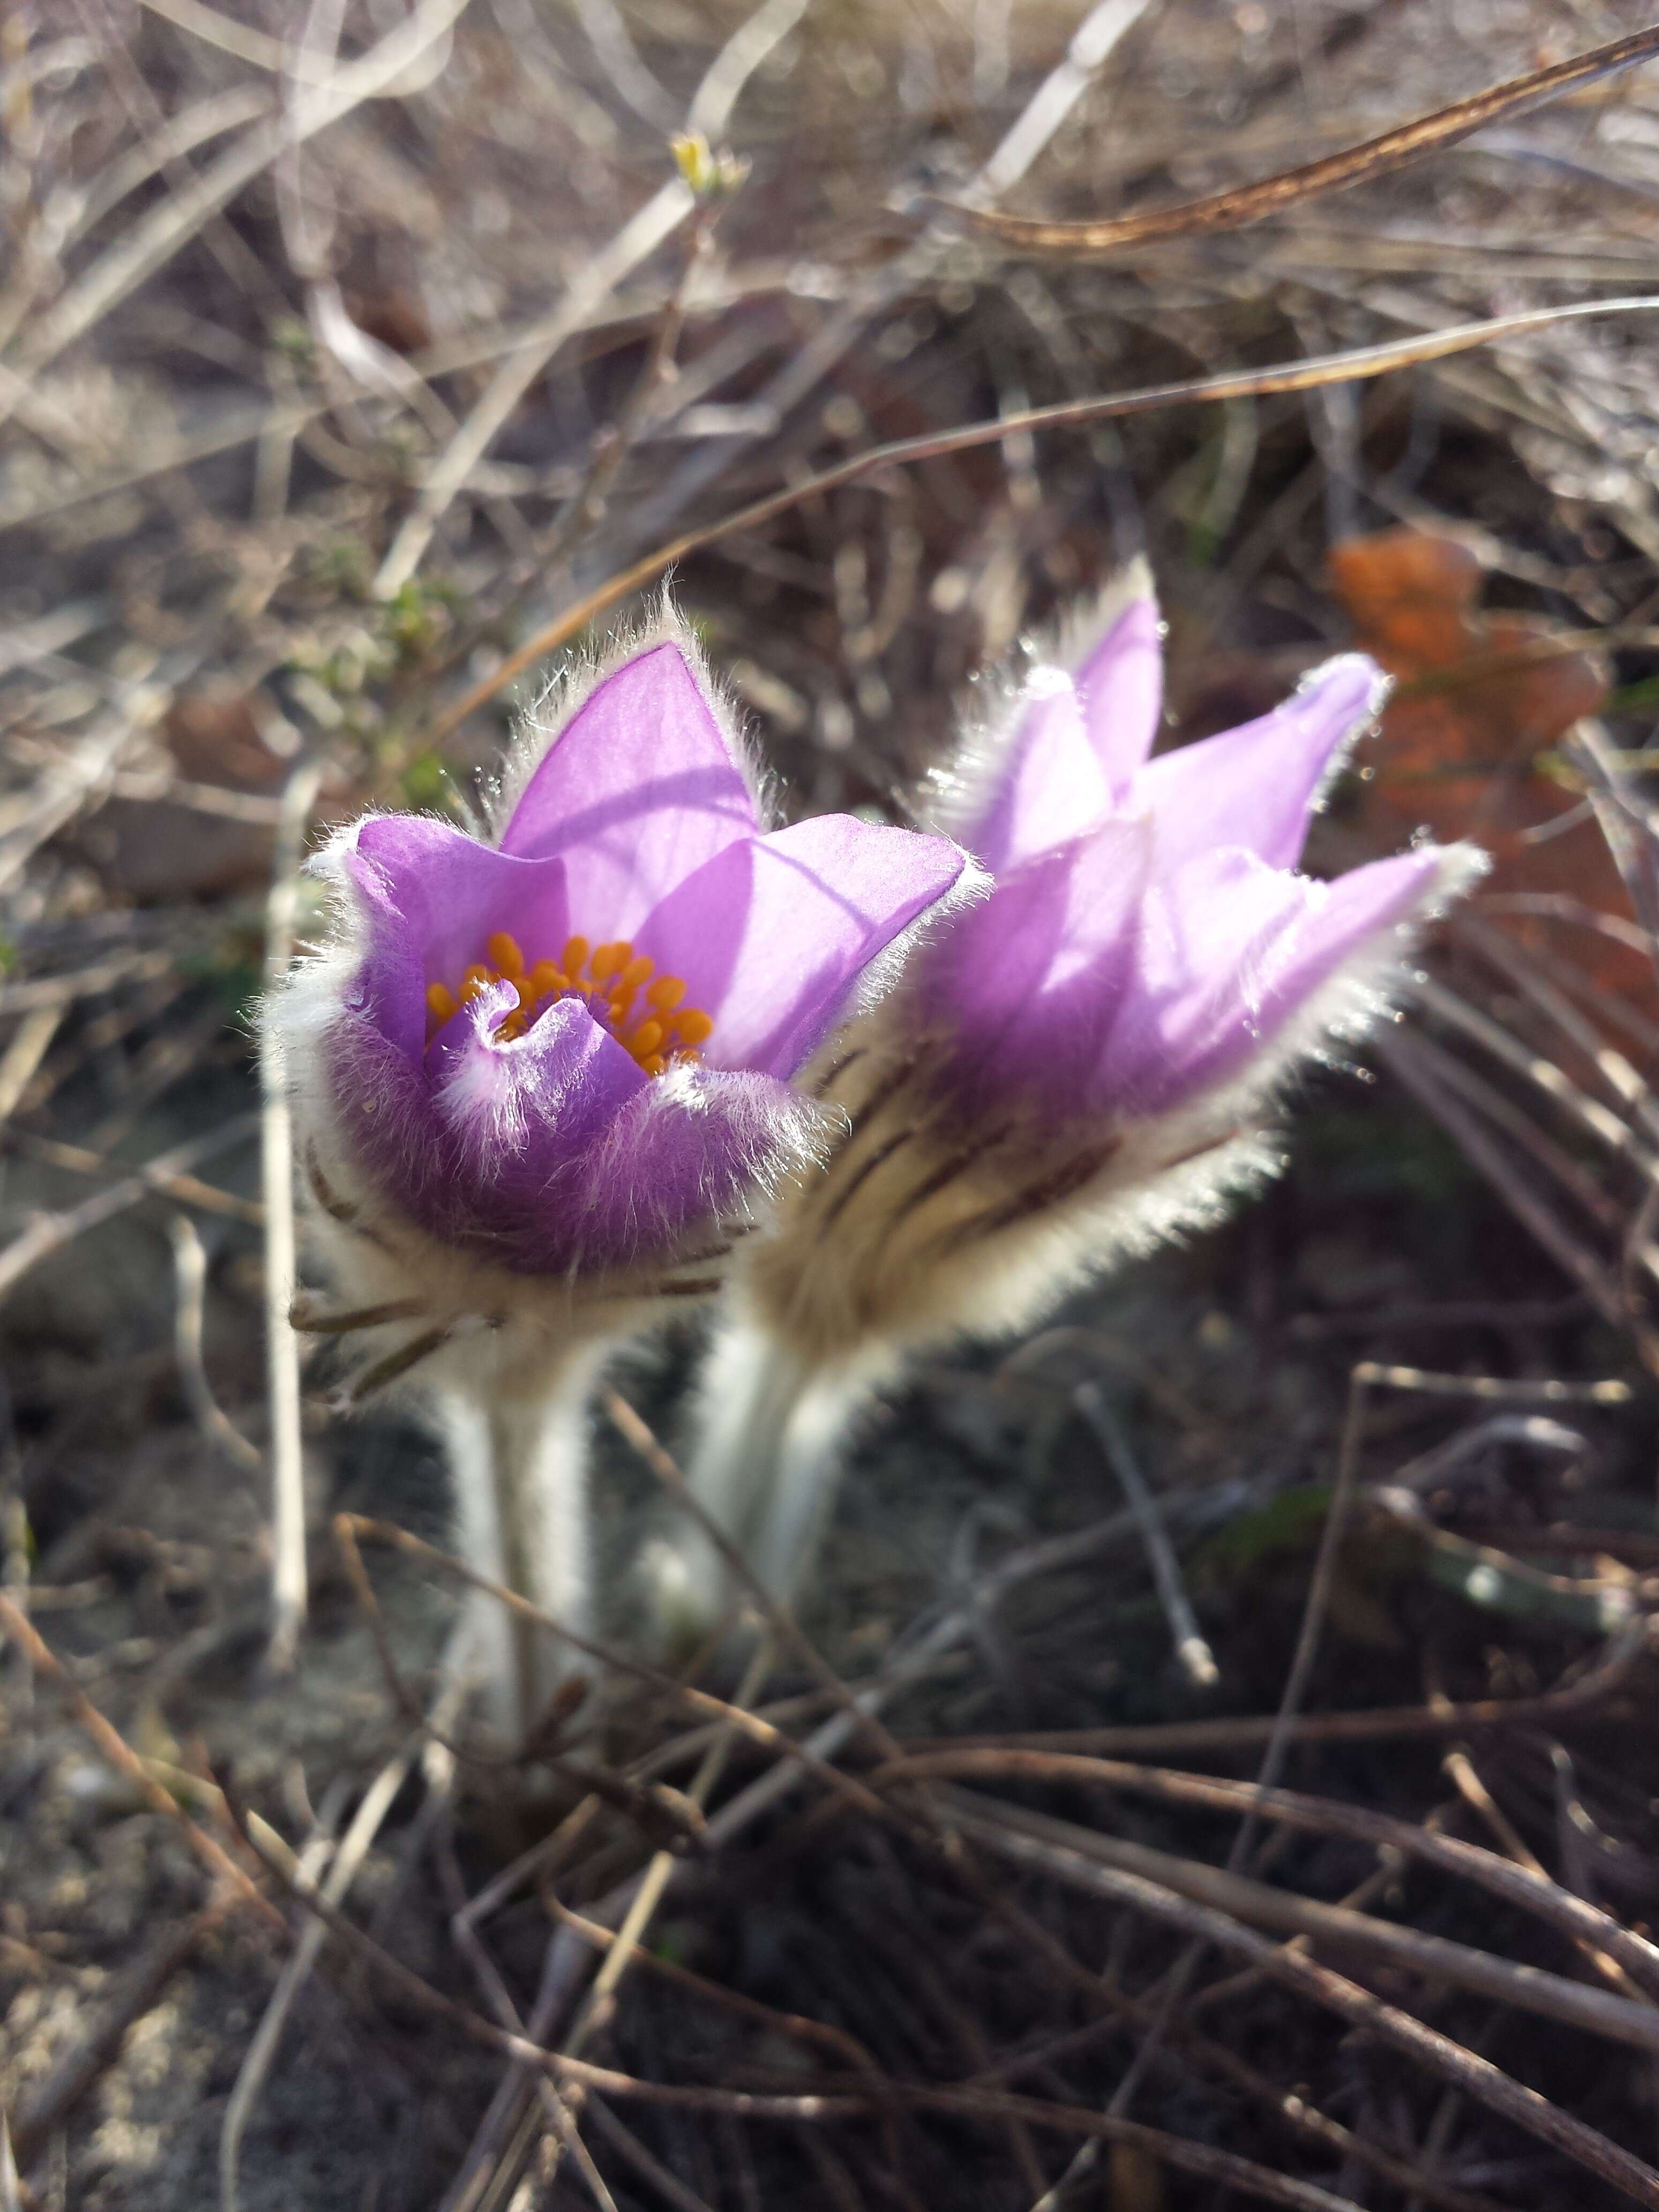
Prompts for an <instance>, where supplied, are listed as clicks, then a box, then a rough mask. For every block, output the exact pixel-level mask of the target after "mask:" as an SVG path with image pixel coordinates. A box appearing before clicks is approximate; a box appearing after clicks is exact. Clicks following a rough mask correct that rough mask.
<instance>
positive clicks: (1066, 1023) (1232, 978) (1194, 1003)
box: [917, 565, 1485, 1121]
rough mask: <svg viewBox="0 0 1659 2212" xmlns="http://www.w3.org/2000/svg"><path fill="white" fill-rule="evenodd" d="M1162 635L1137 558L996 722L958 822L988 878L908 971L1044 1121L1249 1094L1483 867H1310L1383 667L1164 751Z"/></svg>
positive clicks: (1318, 687) (961, 795) (970, 1058)
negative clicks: (1313, 829) (1320, 808)
mask: <svg viewBox="0 0 1659 2212" xmlns="http://www.w3.org/2000/svg"><path fill="white" fill-rule="evenodd" d="M1159 641H1160V625H1159V622H1158V608H1157V604H1156V602H1155V600H1154V599H1153V597H1152V586H1151V582H1150V580H1149V579H1148V577H1147V576H1146V572H1145V570H1144V568H1140V567H1139V565H1137V567H1136V568H1133V569H1132V570H1131V571H1130V572H1129V574H1128V575H1127V577H1126V579H1125V580H1123V582H1122V584H1121V586H1119V587H1118V588H1117V589H1116V591H1115V592H1114V593H1113V594H1111V595H1110V596H1109V601H1108V603H1107V605H1105V606H1104V608H1103V610H1102V611H1101V614H1100V616H1099V617H1098V619H1097V623H1096V624H1095V625H1094V627H1093V635H1091V637H1089V638H1088V639H1087V641H1086V642H1085V643H1084V645H1083V649H1082V650H1081V651H1080V652H1078V653H1076V654H1075V657H1074V658H1073V659H1072V663H1071V665H1069V666H1067V665H1054V664H1046V665H1039V666H1038V667H1037V668H1036V670H1035V671H1033V672H1032V673H1031V674H1030V677H1029V678H1027V680H1026V682H1025V684H1024V687H1023V689H1022V690H1021V692H1020V693H1019V695H1018V698H1017V699H1016V701H1015V702H1013V708H1012V715H1011V717H1010V718H1009V719H1008V720H1007V722H1006V737H1005V738H1004V740H1003V742H1002V743H1001V744H999V745H994V746H993V747H992V748H990V749H989V750H986V751H983V752H981V753H980V754H979V755H978V756H977V757H971V758H970V760H969V763H968V766H967V769H966V771H965V773H964V775H963V778H962V783H961V787H960V789H959V791H958V793H957V797H956V801H955V806H954V813H955V816H956V817H957V832H958V834H959V835H960V836H961V837H962V839H963V842H964V843H965V844H966V845H967V846H968V847H969V849H970V850H971V851H972V852H973V853H975V854H976V856H977V857H978V858H979V859H980V860H981V861H982V862H983V863H984V864H985V866H987V868H988V869H990V870H991V871H992V872H993V873H994V877H995V879H996V881H995V889H994V891H993V893H992V895H991V896H990V897H989V898H988V899H987V900H986V901H985V902H983V903H982V904H981V905H980V906H978V907H976V908H974V909H973V910H972V911H971V912H969V913H967V914H965V915H962V916H961V917H960V918H959V919H958V920H957V922H956V924H955V925H954V927H952V928H951V931H950V932H949V933H948V934H947V935H946V936H945V938H944V939H942V940H941V941H940V942H939V944H938V945H935V946H933V948H932V949H931V950H930V951H929V952H927V954H926V955H924V957H923V960H922V963H921V968H920V970H919V973H918V977H917V984H918V989H919V992H920V994H921V1004H922V1006H924V1007H925V1009H926V1016H927V1022H928V1024H929V1025H936V1026H937V1027H938V1029H939V1030H940V1031H941V1032H943V1034H944V1035H945V1036H946V1037H948V1039H949V1041H950V1042H949V1045H948V1048H947V1055H948V1064H949V1081H950V1083H951V1088H952V1090H953V1091H957V1093H958V1094H960V1095H962V1096H963V1097H964V1098H971V1099H977V1100H981V1101H984V1102H986V1103H991V1102H997V1103H1010V1104H1012V1103H1016V1102H1023V1103H1026V1104H1028V1105H1029V1106H1030V1107H1031V1108H1033V1109H1036V1111H1037V1113H1038V1114H1039V1115H1041V1116H1042V1117H1043V1118H1045V1119H1048V1120H1049V1121H1075V1120H1081V1119H1087V1120H1091V1121H1099V1120H1101V1119H1103V1118H1110V1119H1112V1120H1115V1121H1129V1120H1136V1119H1141V1118H1145V1117H1147V1116H1151V1115H1168V1114H1170V1113H1171V1112H1173V1111H1175V1110H1176V1109H1181V1108H1182V1107H1184V1106H1186V1105H1187V1104H1188V1103H1189V1102H1191V1101H1193V1100H1194V1099H1195V1098H1196V1097H1199V1096H1200V1094H1205V1095H1210V1094H1228V1093H1231V1092H1232V1091H1236V1090H1237V1088H1238V1086H1240V1085H1243V1086H1244V1088H1245V1090H1246V1091H1249V1092H1251V1093H1253V1094H1254V1095H1255V1098H1256V1099H1257V1100H1259V1098H1260V1097H1261V1095H1262V1093H1263V1092H1264V1091H1266V1090H1267V1088H1268V1087H1270V1085H1271V1083H1272V1081H1273V1079H1274V1078H1275V1077H1276V1076H1277V1075H1278V1074H1279V1073H1281V1072H1282V1071H1283V1069H1284V1068H1285V1066H1286V1065H1287V1064H1288V1063H1289V1062H1290V1061H1291V1060H1294V1059H1295V1058H1296V1057H1297V1056H1298V1055H1299V1054H1303V1053H1304V1052H1306V1051H1309V1050H1310V1049H1313V1048H1316V1046H1317V1045H1318V1044H1319V1043H1320V1042H1322V1040H1323V1039H1324V1038H1325V1037H1327V1036H1330V1035H1332V1034H1334V1033H1341V1032H1342V1031H1344V1030H1346V1029H1348V1028H1351V1027H1352V1026H1353V1025H1354V1024H1356V1023H1357V1022H1358V1021H1360V1020H1362V1019H1363V1018H1364V1016H1365V1014H1366V1013H1367V1012H1374V1011H1375V1005H1376V996H1375V991H1374V988H1373V986H1374V985H1375V983H1376V981H1377V980H1378V979H1379V977H1380V975H1381V974H1382V972H1383V970H1384V969H1387V968H1388V967H1389V965H1390V964H1392V963H1393V962H1394V961H1395V960H1396V959H1397V957H1398V954H1399V951H1400V949H1401V946H1400V933H1401V927H1402V926H1403V925H1407V924H1409V923H1410V922H1411V921H1413V920H1416V919H1420V918H1421V917H1422V916H1424V915H1425V914H1426V913H1428V912H1431V911H1432V910H1433V909H1434V908H1436V907H1437V906H1438V905H1439V904H1441V903H1443V902H1444V901H1445V900H1446V899H1447V898H1448V897H1449V896H1452V895H1453V894H1454V893H1455V892H1456V891H1457V890H1459V889H1461V888H1462V887H1463V886H1464V885H1465V884H1468V882H1469V881H1470V880H1471V879H1472V878H1473V877H1474V875H1475V874H1478V873H1479V872H1480V869H1481V868H1482V867H1483V866H1484V865H1485V862H1484V860H1483V858H1482V856H1481V855H1480V854H1478V853H1477V852H1475V851H1474V848H1470V847H1468V846H1455V847H1450V848H1442V847H1437V846H1432V845H1424V846H1419V847H1416V848H1413V849H1412V850H1411V851H1409V852H1406V853H1402V854H1398V855H1397V856H1395V857H1394V858H1392V859H1389V860H1375V861H1371V862H1370V863H1369V864H1367V865H1366V866H1361V867H1358V868H1353V869H1351V870H1350V871H1349V872H1347V873H1346V874H1345V875H1342V876H1340V877H1339V878H1336V880H1335V881H1334V882H1331V883H1322V882H1316V881H1314V880H1312V879H1310V878H1308V877H1306V876H1304V875H1301V874H1298V873H1297V866H1296V864H1297V860H1299V858H1300V856H1301V853H1302V848H1303V844H1304V841H1305V839H1306V836H1307V833H1308V829H1309V825H1310V820H1311V817H1312V816H1313V813H1314V811H1316V807H1317V805H1318V804H1319V801H1320V798H1321V795H1322V793H1323V791H1324V790H1325V788H1326V787H1327V786H1328V783H1329V782H1330V781H1331V779H1332V777H1333V775H1334V774H1335V773H1336V772H1337V771H1338V769H1340V765H1341V763H1342V762H1343V760H1344V758H1345V757H1346V752H1347V750H1348V748H1349V746H1350V745H1351V744H1352V742H1353V740H1354V739H1355V738H1357V737H1358V736H1359V735H1360V734H1361V733H1362V732H1364V730H1365V729H1366V728H1367V727H1369V726H1370V723H1371V722H1372V720H1374V718H1375V716H1376V712H1377V709H1378V708H1379V707H1380V705H1381V703H1382V701H1383V695H1384V693H1385V691H1386V689H1387V679H1386V678H1384V677H1383V673H1382V671H1380V670H1379V669H1378V668H1377V667H1376V665H1375V664H1374V663H1373V662H1372V661H1370V660H1369V659H1366V658H1365V657H1364V655H1363V654H1359V653H1346V654H1343V655H1341V656H1340V657H1339V658H1338V659H1334V660H1330V661H1327V662H1326V663H1325V664H1324V665H1323V666H1322V667H1320V668H1317V669H1316V670H1315V671H1313V673H1312V674H1311V675H1310V676H1309V677H1307V678H1305V680H1304V682H1303V684H1301V686H1300V687H1299V688H1298V689H1297V690H1296V691H1295V692H1294V693H1293V694H1292V696H1291V697H1290V698H1288V699H1287V700H1285V702H1284V704H1283V705H1282V706H1279V707H1277V708H1274V709H1273V711H1272V713H1270V714H1264V715H1262V716H1261V718H1260V719H1259V720H1256V721H1254V722H1249V723H1246V724H1244V725H1243V726H1242V727H1240V728H1237V729H1233V730H1228V731H1225V732H1223V733H1222V734H1221V735H1219V736H1218V737H1212V738H1205V739H1203V740H1202V741H1200V743H1197V744H1190V745H1185V746H1182V747H1181V748H1180V749H1179V750H1176V751H1173V752H1169V753H1165V754H1163V755H1161V756H1160V757H1158V759H1156V760H1153V759H1151V758H1150V757H1149V756H1150V754H1151V751H1152V741H1153V738H1154V736H1155V735H1156V732H1157V729H1158V716H1159V713H1160V708H1161V697H1162V653H1161V649H1160V642H1159ZM1238 1103H1241V1104H1248V1103H1249V1102H1248V1101H1245V1100H1243V1099H1241V1100H1240V1101H1239V1102H1238Z"/></svg>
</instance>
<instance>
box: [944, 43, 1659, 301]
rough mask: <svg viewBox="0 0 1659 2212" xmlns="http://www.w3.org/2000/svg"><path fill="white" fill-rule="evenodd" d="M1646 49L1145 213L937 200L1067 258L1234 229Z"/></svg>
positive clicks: (1399, 164)
mask: <svg viewBox="0 0 1659 2212" xmlns="http://www.w3.org/2000/svg"><path fill="white" fill-rule="evenodd" d="M1656 54H1659V25H1655V26H1652V27H1650V28H1649V29H1647V30H1645V31H1637V32H1633V33H1632V34H1631V36H1630V37H1629V38H1625V39H1614V40H1612V41H1611V42H1610V43H1609V44H1607V45H1606V46H1594V47H1592V48H1591V49H1590V51H1589V52H1588V53H1583V54H1577V55H1575V56H1574V57H1573V58H1572V59H1571V61H1565V62H1556V63H1554V64H1552V65H1551V66H1550V67H1549V68H1547V69H1541V70H1529V71H1528V74H1527V75H1526V76H1518V77H1512V78H1510V80H1509V82H1507V83H1504V84H1498V85H1493V86H1492V87H1490V88H1489V89H1488V90H1486V91H1485V92H1478V93H1475V94H1474V95H1473V96H1472V97H1471V98H1469V99H1468V100H1455V101H1454V102H1453V103H1452V105H1451V106H1449V107H1442V108H1437V110H1436V111H1435V112H1434V113H1433V114H1431V115H1419V116H1418V117H1416V118H1414V119H1413V121H1412V122H1410V123H1401V124H1397V125H1395V128H1394V129H1393V130H1392V131H1383V132H1382V133H1381V134H1380V135H1379V136H1378V137H1375V138H1367V139H1366V140H1365V141H1364V143H1362V144H1360V145H1358V146H1350V147H1348V148H1346V149H1345V150H1344V151H1343V152H1342V153H1340V154H1328V155H1326V156H1325V157H1324V158H1323V159H1322V160H1321V161H1309V162H1306V163H1304V165H1303V166H1302V167H1299V168H1294V169H1285V170H1282V171H1281V172H1280V173H1279V175H1277V176H1273V177H1264V178H1262V179H1261V181H1260V182H1259V183H1257V184H1254V185H1237V186H1235V187H1234V188H1233V189H1232V190H1231V191H1223V192H1214V193H1212V194H1211V195H1210V196H1209V197H1207V198H1205V199H1201V200H1188V201H1187V202H1186V203H1185V204H1183V205H1182V206H1180V207H1172V208H1160V209H1157V210H1153V211H1152V213H1150V214H1147V215H1128V216H1117V217H1115V218H1114V219H1113V220H1110V221H1108V222H1042V221H1041V220H1040V219H1038V218H1036V217H1034V216H1013V215H1003V214H1000V212H998V211H996V210H991V209H985V208H975V207H964V206H962V205H960V204H957V203H956V202H946V203H945V205H947V206H949V207H950V208H951V212H952V213H953V214H956V215H957V216H960V218H961V219H962V221H963V222H966V223H967V224H969V226H970V227H971V228H974V229H975V230H978V231H982V232H984V233H985V234H987V235H988V236H990V237H993V238H995V239H997V240H1000V242H1001V243H1002V244H1003V245H1005V246H1012V248H1014V250H1015V251H1016V252H1022V253H1044V254H1061V255H1065V256H1066V257H1068V258H1082V257H1084V256H1086V255H1091V254H1097V253H1107V252H1112V251H1114V250H1115V249H1118V248H1121V247H1125V246H1151V245H1153V244H1155V243H1158V242H1159V241H1161V240H1165V239H1171V238H1196V237H1201V236H1204V235H1206V234H1208V233H1210V232H1212V231H1218V230H1237V229H1238V228H1240V227H1241V226H1242V225H1243V224H1245V223H1251V222H1261V221H1262V219H1263V218H1264V217H1266V216H1274V215H1279V214H1281V213H1282V212H1283V211H1284V210H1285V209H1286V208H1290V207H1295V206H1297V204H1299V203H1300V202H1301V201H1303V200H1308V199H1315V198H1317V197H1319V195H1320V194H1321V193H1323V192H1334V191H1345V190H1346V188H1347V187H1349V186H1350V185H1363V184H1369V183H1370V182H1371V181H1372V180H1373V179H1376V178H1378V177H1385V176H1387V175H1389V173H1390V172H1392V171H1393V170H1395V169H1399V168H1403V167H1405V165H1406V164H1407V162H1408V161H1421V160H1422V158H1423V157H1424V155H1426V154H1432V153H1436V152H1438V151H1439V150H1440V149H1441V148H1443V147H1446V146H1455V145H1456V144H1457V143H1458V142H1459V140H1460V139H1463V138H1467V137H1469V136H1470V134H1471V133H1472V132H1474V131H1480V130H1482V129H1484V128H1485V127H1486V125H1487V124H1489V123H1497V122H1499V121H1502V120H1505V119H1510V118H1514V117H1516V116H1518V115H1524V114H1526V113H1528V112H1529V111H1530V110H1531V109H1533V108H1534V107H1540V106H1543V105H1544V103H1545V102H1546V101H1547V100H1553V99H1555V98H1556V97H1557V95H1558V94H1561V93H1564V92H1569V91H1571V90H1572V89H1573V88H1574V87H1576V86H1578V85H1584V84H1593V83H1595V81H1596V80H1597V78H1599V77H1604V76H1611V75H1612V74H1613V72H1614V71H1615V70H1626V69H1632V68H1634V67H1635V66H1636V65H1637V64H1638V63H1640V62H1645V61H1651V60H1652V59H1653V58H1654V56H1655V55H1656Z"/></svg>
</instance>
